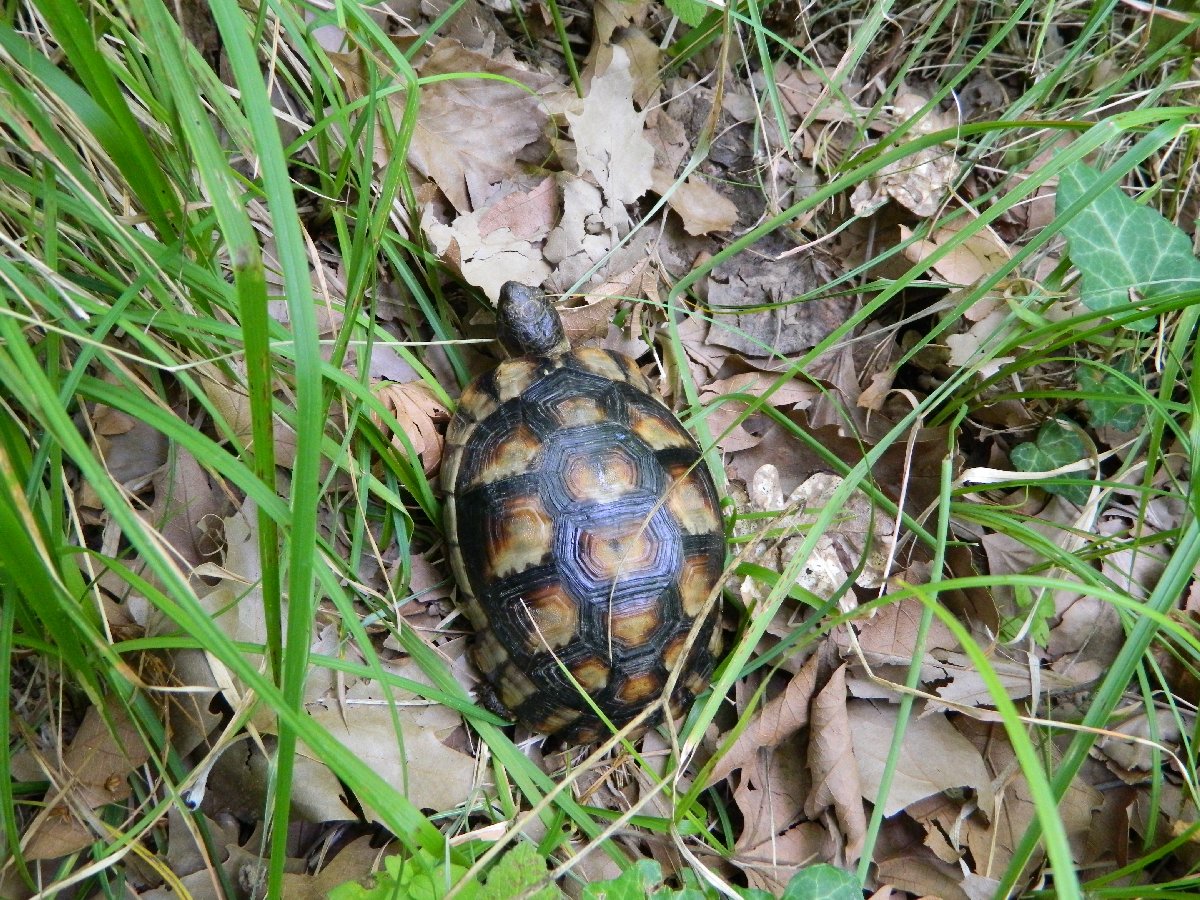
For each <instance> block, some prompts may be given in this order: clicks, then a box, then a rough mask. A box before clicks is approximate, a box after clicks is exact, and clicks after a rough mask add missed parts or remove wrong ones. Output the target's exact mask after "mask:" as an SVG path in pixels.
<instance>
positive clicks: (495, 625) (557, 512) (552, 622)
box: [442, 282, 725, 743]
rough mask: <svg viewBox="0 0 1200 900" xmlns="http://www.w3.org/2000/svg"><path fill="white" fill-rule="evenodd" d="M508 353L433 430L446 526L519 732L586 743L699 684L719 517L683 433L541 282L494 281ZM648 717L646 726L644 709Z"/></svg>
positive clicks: (705, 668) (685, 702) (708, 654)
mask: <svg viewBox="0 0 1200 900" xmlns="http://www.w3.org/2000/svg"><path fill="white" fill-rule="evenodd" d="M498 330H499V332H500V338H501V341H502V343H503V344H504V345H505V348H506V350H507V351H508V353H509V354H510V356H511V358H510V359H508V360H507V361H505V362H503V363H501V364H500V365H499V366H498V367H497V368H496V369H495V370H493V371H492V372H489V373H488V374H486V375H483V376H481V377H480V378H478V379H476V380H475V381H474V382H472V384H471V385H470V386H468V387H467V389H466V390H465V391H463V394H462V398H461V399H460V401H459V405H458V411H457V412H456V413H455V415H454V418H453V419H452V421H451V422H450V427H449V429H448V431H447V434H446V454H445V457H444V461H443V464H442V486H443V488H444V490H445V495H446V496H445V525H446V535H447V542H448V545H449V556H450V562H451V565H452V567H453V569H454V576H455V579H456V580H457V582H458V587H459V599H460V603H461V605H462V608H463V610H464V611H465V613H466V615H467V618H468V619H469V620H470V623H471V625H472V627H473V628H474V630H475V637H474V642H473V645H472V650H471V655H472V659H473V661H474V662H475V664H476V665H477V666H478V667H479V669H480V671H481V672H482V674H483V675H484V677H485V678H486V680H487V681H488V683H489V685H490V687H491V691H492V692H493V695H494V699H495V700H497V701H499V704H500V705H501V706H503V707H504V708H505V709H507V710H509V711H511V712H512V713H513V714H514V715H515V716H516V717H517V718H518V719H520V720H521V721H522V722H523V723H524V724H526V725H527V726H529V727H530V728H531V729H533V730H535V731H541V732H544V733H546V734H551V735H556V736H558V737H559V738H561V739H562V740H563V741H564V742H566V743H590V742H593V741H595V740H597V739H599V738H601V737H603V736H605V735H606V734H608V728H607V727H606V726H605V724H604V722H603V720H602V719H601V718H600V717H599V716H597V715H596V713H595V711H594V709H593V707H592V705H591V704H590V703H589V702H588V700H587V699H585V698H584V697H583V696H582V694H581V691H585V692H586V693H587V694H588V696H589V697H590V698H591V701H592V703H594V704H595V706H596V707H597V708H598V709H600V710H601V711H602V712H603V714H604V716H605V717H607V718H608V720H609V721H610V722H611V723H612V724H613V725H615V726H616V727H622V726H624V725H625V724H627V723H628V722H629V721H630V720H631V719H633V718H634V717H635V716H637V715H638V714H639V713H640V712H641V711H642V710H644V709H645V708H646V707H647V706H648V705H649V704H651V703H652V702H654V701H655V700H657V699H658V698H660V697H661V696H663V692H664V691H665V690H666V688H667V685H668V681H669V679H670V678H671V676H672V675H673V674H674V673H676V672H678V674H677V675H676V677H675V679H674V690H673V692H672V694H671V697H670V701H669V707H670V712H671V715H672V716H673V717H674V716H678V715H680V714H681V713H682V712H684V711H685V710H686V709H687V708H688V707H689V706H690V705H691V703H692V701H693V700H694V699H695V698H696V696H697V694H699V693H700V692H701V691H703V690H704V689H705V688H706V687H707V685H708V682H709V678H710V677H711V675H712V671H713V667H714V665H715V663H716V660H717V656H718V654H719V651H720V648H721V632H720V627H719V621H718V620H719V615H720V614H719V603H718V602H712V599H711V598H712V596H713V595H714V593H715V591H714V588H715V587H716V584H717V582H718V581H719V580H720V577H721V571H722V569H723V567H724V563H725V532H724V523H723V521H722V516H721V507H720V505H719V503H718V500H717V491H716V488H715V486H714V484H713V479H712V476H711V475H710V474H709V471H708V469H707V468H706V467H705V465H704V462H703V460H702V459H701V456H700V450H699V448H698V447H697V446H696V442H695V441H694V440H692V438H691V436H690V435H689V434H688V433H687V431H686V430H685V429H684V427H683V426H682V425H681V424H680V422H679V420H678V419H676V418H675V416H674V415H673V414H672V413H671V411H670V410H669V409H668V408H667V407H666V406H665V405H664V404H663V403H662V401H660V400H659V399H658V398H657V397H656V396H655V395H654V394H653V393H652V392H651V387H650V384H649V382H648V381H647V380H646V378H645V376H644V375H642V373H641V371H640V370H639V369H638V368H637V366H636V364H635V363H634V362H633V360H631V359H629V358H628V357H625V356H622V355H621V354H619V353H613V352H610V351H607V350H598V349H578V350H572V349H571V348H570V346H569V344H568V342H567V339H566V336H565V332H564V331H563V327H562V322H561V320H560V319H559V316H558V313H557V311H556V310H555V309H554V307H553V306H552V305H551V303H550V301H549V299H548V298H547V297H546V296H545V295H544V294H542V293H541V292H540V291H538V290H536V289H534V288H530V287H527V286H525V285H521V284H517V283H516V282H509V283H507V284H506V285H504V287H503V288H502V290H501V292H500V307H499V313H498ZM647 724H650V723H647Z"/></svg>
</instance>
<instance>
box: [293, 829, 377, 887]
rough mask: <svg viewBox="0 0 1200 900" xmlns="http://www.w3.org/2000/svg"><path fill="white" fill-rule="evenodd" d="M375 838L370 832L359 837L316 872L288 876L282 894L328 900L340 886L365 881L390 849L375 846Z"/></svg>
mask: <svg viewBox="0 0 1200 900" xmlns="http://www.w3.org/2000/svg"><path fill="white" fill-rule="evenodd" d="M371 841H372V837H371V835H369V834H368V835H363V836H362V837H360V838H356V839H355V840H353V841H351V842H350V843H349V844H347V845H346V846H344V847H342V848H341V849H340V850H338V851H337V853H336V854H335V855H334V857H333V859H332V860H330V861H329V862H328V864H327V865H326V866H325V867H324V868H323V869H321V871H320V872H317V873H316V874H314V875H310V874H308V873H307V872H305V873H297V874H288V875H284V876H283V890H282V896H284V897H287V898H288V900H326V898H327V897H328V896H329V892H330V891H332V890H333V889H334V888H335V887H337V886H338V885H340V884H344V883H345V882H347V881H361V880H362V879H364V878H365V877H366V876H367V875H370V874H371V873H372V872H374V871H375V870H376V869H377V867H378V866H379V863H380V862H381V860H382V859H383V857H384V855H385V854H386V853H387V852H388V848H387V847H379V848H375V847H372V846H371Z"/></svg>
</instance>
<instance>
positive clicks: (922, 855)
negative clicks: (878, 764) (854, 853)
mask: <svg viewBox="0 0 1200 900" xmlns="http://www.w3.org/2000/svg"><path fill="white" fill-rule="evenodd" d="M926 835H927V832H926V831H925V829H924V828H921V827H920V826H919V825H917V824H915V823H913V822H911V820H908V819H907V818H906V817H905V816H897V817H896V818H895V819H891V820H889V821H885V822H884V825H883V828H882V830H881V831H880V833H879V842H878V843H877V844H876V847H875V867H876V878H877V880H879V881H881V882H887V883H888V884H891V885H892V886H893V887H895V888H899V889H900V890H904V891H908V892H909V893H910V894H912V895H914V896H916V897H930V898H933V897H936V898H939V900H969V898H968V897H967V894H966V892H965V891H964V890H963V889H962V887H961V885H962V880H963V877H964V873H963V871H962V869H961V868H960V866H959V864H958V863H956V862H955V863H948V862H944V861H943V860H941V859H939V858H938V857H937V856H936V855H935V854H934V852H933V851H932V850H931V849H930V848H929V847H927V846H925V845H924V843H923V841H924V840H925V838H926Z"/></svg>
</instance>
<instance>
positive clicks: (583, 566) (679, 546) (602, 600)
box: [554, 494, 683, 641]
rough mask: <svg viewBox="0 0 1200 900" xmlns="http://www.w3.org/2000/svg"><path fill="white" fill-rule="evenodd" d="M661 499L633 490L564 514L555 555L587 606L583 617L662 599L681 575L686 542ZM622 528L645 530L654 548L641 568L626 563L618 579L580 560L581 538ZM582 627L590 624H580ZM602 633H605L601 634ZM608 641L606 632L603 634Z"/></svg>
mask: <svg viewBox="0 0 1200 900" xmlns="http://www.w3.org/2000/svg"><path fill="white" fill-rule="evenodd" d="M656 503H657V498H656V497H653V496H650V495H644V494H634V495H630V496H628V497H625V498H622V499H621V500H619V501H615V502H612V503H597V504H592V505H591V506H588V507H584V508H583V509H580V510H577V511H574V512H572V513H567V514H564V515H563V516H562V517H561V518H560V519H559V521H558V523H557V525H556V527H555V533H554V558H555V559H556V560H557V561H558V565H559V568H560V571H561V573H562V578H563V583H564V584H565V585H566V586H567V588H568V589H569V590H570V592H571V594H572V595H573V596H576V597H579V598H580V600H581V602H582V603H584V604H585V605H586V608H585V609H584V610H583V615H582V616H581V619H582V620H584V621H586V620H589V619H592V618H594V616H593V610H594V609H596V608H599V609H602V610H605V611H607V610H608V608H609V604H610V603H611V604H612V605H613V606H615V607H616V608H621V609H625V608H629V607H630V606H631V605H634V606H636V605H639V604H642V603H645V602H646V601H647V598H657V597H658V596H659V595H660V594H661V593H662V592H663V591H664V590H666V589H667V588H668V587H669V586H670V585H671V584H672V583H674V582H675V581H676V580H677V579H678V577H679V570H680V568H681V567H682V565H683V541H682V539H681V535H680V532H679V528H678V527H677V526H676V525H675V522H674V520H673V519H672V518H671V516H670V515H669V514H668V513H667V511H666V508H665V507H663V506H659V507H658V508H657V509H655V505H656ZM609 530H618V531H620V532H622V533H623V534H628V535H630V536H632V535H636V534H638V533H639V532H641V538H640V540H641V541H643V542H646V546H647V547H648V548H649V550H650V551H651V552H652V553H653V556H652V558H651V559H649V560H644V561H642V565H641V567H640V568H636V569H634V568H630V567H622V568H621V570H620V572H619V575H618V577H617V579H616V583H615V585H614V582H613V579H612V578H609V577H604V576H602V575H601V574H599V573H598V572H597V570H596V568H595V567H594V566H592V565H589V564H588V561H585V560H582V559H581V553H580V546H581V543H586V542H588V541H592V540H595V539H596V538H595V537H594V535H595V534H596V533H597V532H604V531H609ZM580 627H581V629H584V628H586V627H587V626H585V625H583V624H582V623H581V626H580ZM597 636H598V637H600V635H597ZM603 639H604V640H605V641H607V634H604V635H603Z"/></svg>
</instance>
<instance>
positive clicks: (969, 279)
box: [900, 219, 1011, 287]
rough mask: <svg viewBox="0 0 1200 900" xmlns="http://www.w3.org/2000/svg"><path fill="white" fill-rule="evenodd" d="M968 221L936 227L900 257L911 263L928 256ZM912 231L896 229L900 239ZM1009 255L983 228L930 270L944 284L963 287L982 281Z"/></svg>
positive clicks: (906, 236)
mask: <svg viewBox="0 0 1200 900" xmlns="http://www.w3.org/2000/svg"><path fill="white" fill-rule="evenodd" d="M970 224H971V223H970V220H967V219H957V220H955V221H953V222H945V223H942V224H940V225H939V226H938V227H937V228H936V229H934V231H933V233H932V234H930V235H929V237H927V238H925V239H924V240H920V241H915V242H913V243H911V244H909V245H908V246H906V247H905V248H904V255H905V256H906V257H907V258H908V259H909V260H911V261H912V262H914V263H919V262H922V261H923V260H925V259H926V258H927V257H929V256H931V255H932V254H933V253H934V252H935V251H936V250H938V249H940V248H941V247H942V246H944V245H945V244H948V243H950V242H951V241H952V240H955V239H956V238H957V237H958V235H959V234H961V233H962V232H963V231H965V230H966V228H967V226H968V225H970ZM912 234H913V232H912V229H911V228H908V227H906V226H904V225H901V226H900V239H901V240H902V241H907V240H908V239H909V238H911V237H912ZM1010 255H1011V254H1010V253H1009V251H1008V247H1006V246H1005V245H1004V244H1003V243H1002V242H1001V241H1000V239H999V238H998V237H996V235H995V233H994V232H992V231H991V230H989V229H987V228H984V229H982V230H980V231H976V232H975V233H974V234H972V235H971V236H970V237H968V238H967V239H966V240H964V241H962V243H960V244H959V245H958V246H957V247H955V248H954V249H953V250H951V251H950V252H949V253H948V254H947V255H945V256H943V257H942V258H941V259H939V260H938V261H937V262H935V263H934V264H933V266H932V268H933V271H934V272H936V273H937V274H938V275H939V276H940V277H941V278H942V280H944V281H948V282H950V283H951V284H955V285H960V286H963V287H965V286H967V285H971V284H975V283H976V282H978V281H981V280H983V279H984V278H986V277H987V276H989V275H991V274H993V273H994V272H996V271H997V270H998V269H999V268H1000V267H1001V266H1003V265H1004V264H1005V263H1006V262H1008V260H1009V257H1010Z"/></svg>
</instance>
